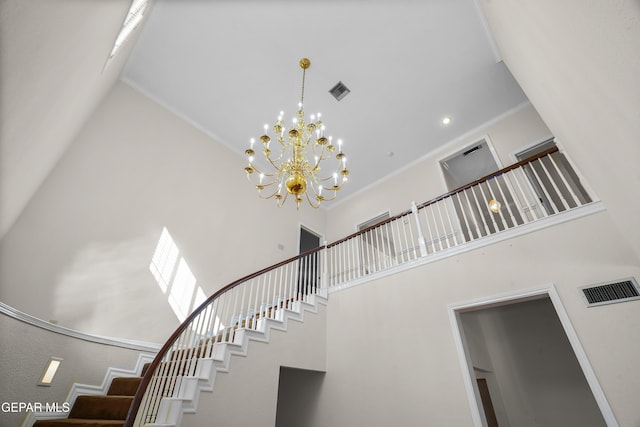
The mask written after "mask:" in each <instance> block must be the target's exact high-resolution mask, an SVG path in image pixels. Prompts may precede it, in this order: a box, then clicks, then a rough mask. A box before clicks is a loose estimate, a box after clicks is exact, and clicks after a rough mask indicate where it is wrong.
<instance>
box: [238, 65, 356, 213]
mask: <svg viewBox="0 0 640 427" xmlns="http://www.w3.org/2000/svg"><path fill="white" fill-rule="evenodd" d="M310 66H311V62H310V61H309V60H308V59H307V58H303V59H301V60H300V68H302V95H301V98H300V102H299V103H298V110H297V112H296V115H295V117H293V119H292V123H293V126H292V128H291V129H289V130H288V131H286V130H285V128H284V126H283V124H284V122H283V117H284V112H283V111H280V115H279V116H278V119H277V122H276V124H275V125H274V126H273V132H274V135H275V139H276V140H277V143H274V152H276V151H277V152H278V156H277V157H272V155H271V154H272V153H271V150H270V149H269V144H270V142H271V137H270V136H269V125H264V134H263V135H262V136H260V141H262V143H263V146H264V147H263V154H264V157H265V159H266V167H267V169H265V170H261V169H260V168H259V167H258V166H257V165H256V164H254V156H255V151H254V150H253V144H254V142H255V139H254V138H252V139H251V140H250V148H248V149H247V150H245V155H246V156H247V160H248V161H249V164H248V166H247V167H245V168H244V170H245V172H246V175H247V179H248V180H249V181H250V182H252V183H253V184H254V185H255V187H256V189H257V190H258V195H259V196H260V197H261V198H263V199H271V198H274V199H275V200H276V204H277V205H278V206H279V207H281V206H283V205H284V203H285V202H286V200H287V198H288V197H289V195H291V196H292V197H294V198H295V201H296V207H297V208H298V209H299V208H300V205H301V204H302V202H303V201H304V200H305V199H306V200H307V202H308V203H309V205H310V206H312V207H314V208H318V207H320V204H321V203H322V202H326V201H331V200H333V199H335V198H336V196H337V194H338V191H339V190H340V189H341V188H342V186H343V185H344V184H345V183H346V182H347V181H348V178H347V176H348V175H349V170H348V169H347V158H346V156H345V154H344V153H343V151H342V140H341V139H339V140H338V153H337V154H335V155H332V154H331V153H333V152H334V150H335V147H334V146H333V143H332V137H331V136H329V137H328V138H326V137H325V125H324V124H323V123H322V121H321V117H322V115H321V114H320V113H317V114H315V115H311V116H310V117H309V123H307V122H306V121H305V117H304V109H303V101H304V82H305V75H306V70H307V69H308V68H309V67H310ZM332 157H334V158H335V160H337V162H336V163H337V164H336V165H335V169H334V170H333V173H330V174H329V175H327V176H321V175H320V171H321V167H320V166H321V164H323V162H325V163H327V162H329V161H330V160H331V158H332ZM335 160H334V161H335ZM323 166H325V164H323ZM254 172H255V173H254ZM256 175H258V177H259V178H258V179H257V180H256V178H255V176H256ZM332 177H333V185H329V186H328V187H327V186H325V185H323V183H324V182H326V181H329V180H331V178H332ZM339 177H340V179H339ZM256 181H257V182H256ZM283 185H284V188H285V189H286V191H285V192H283V191H282V187H283ZM276 187H277V189H276V190H275V191H274V190H273V188H276ZM323 189H324V190H328V194H327V192H326V191H325V195H323Z"/></svg>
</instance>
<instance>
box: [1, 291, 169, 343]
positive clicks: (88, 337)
mask: <svg viewBox="0 0 640 427" xmlns="http://www.w3.org/2000/svg"><path fill="white" fill-rule="evenodd" d="M0 313H1V314H4V315H6V316H9V317H11V318H14V319H16V320H19V321H21V322H24V323H27V324H29V325H31V326H35V327H36V328H40V329H45V330H47V331H50V332H55V333H56V334H62V335H66V336H68V337H72V338H77V339H80V340H84V341H89V342H94V343H98V344H104V345H111V346H115V347H122V348H128V349H131V350H139V351H149V352H152V353H157V352H158V350H160V347H162V344H157V343H151V342H146V341H136V340H128V339H124V338H114V337H105V336H101V335H93V334H88V333H86V332H80V331H77V330H75V329H70V328H65V327H64V326H59V325H54V324H53V323H50V322H46V321H44V320H42V319H38V318H37V317H34V316H31V315H30V314H27V313H23V312H22V311H20V310H17V309H15V308H13V307H11V306H8V305H7V304H5V303H3V302H0Z"/></svg>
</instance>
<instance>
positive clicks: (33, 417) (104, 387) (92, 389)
mask: <svg viewBox="0 0 640 427" xmlns="http://www.w3.org/2000/svg"><path fill="white" fill-rule="evenodd" d="M154 357H155V354H145V353H140V354H139V355H138V360H137V361H136V366H135V367H134V368H133V369H120V368H113V367H110V368H108V369H107V373H106V374H105V376H104V379H103V380H102V384H101V385H99V386H95V385H87V384H78V383H74V384H73V386H71V390H70V391H69V394H68V395H67V399H66V400H65V402H66V403H69V406H70V407H72V406H73V403H74V402H75V401H76V399H77V398H78V396H86V395H89V396H105V395H106V394H107V391H109V387H110V386H111V382H112V381H113V379H114V378H116V377H138V376H140V374H141V372H142V368H143V366H144V364H145V363H151V362H152V361H153V359H154ZM68 415H69V414H68V413H67V412H62V411H58V412H28V413H27V416H26V417H25V419H24V421H23V422H22V424H21V427H31V426H32V425H33V424H34V423H35V422H36V421H37V420H42V419H54V418H55V419H58V418H67V416H68Z"/></svg>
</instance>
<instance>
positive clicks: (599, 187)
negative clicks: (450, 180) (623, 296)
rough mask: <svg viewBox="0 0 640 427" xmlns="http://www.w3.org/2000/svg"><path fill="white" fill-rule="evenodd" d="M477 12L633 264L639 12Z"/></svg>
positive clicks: (542, 4) (487, 7)
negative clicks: (612, 220)
mask: <svg viewBox="0 0 640 427" xmlns="http://www.w3.org/2000/svg"><path fill="white" fill-rule="evenodd" d="M481 4H482V7H483V9H484V12H485V14H486V16H487V20H488V23H489V26H490V28H491V32H492V33H493V35H494V38H495V39H496V42H497V45H498V48H499V50H500V53H501V55H502V58H503V59H504V61H505V64H506V65H507V67H509V70H510V71H511V73H512V74H513V76H514V77H515V78H516V80H517V81H518V83H520V86H521V87H522V89H523V90H524V92H525V93H526V94H527V97H528V98H529V99H530V100H531V103H532V104H533V105H534V106H535V108H536V110H537V111H538V112H539V113H540V116H541V117H542V118H543V119H544V121H545V123H546V124H547V125H548V126H549V128H550V129H551V131H552V132H553V134H554V135H555V136H556V138H557V139H558V141H559V142H560V143H561V144H563V145H564V147H565V148H566V149H567V151H568V152H569V155H570V156H571V158H572V159H573V160H574V162H575V163H576V164H577V165H578V167H579V169H580V170H581V171H582V173H583V174H584V175H585V176H586V177H587V178H588V180H589V181H590V183H591V184H592V186H593V188H594V189H595V191H596V193H597V194H598V195H599V196H600V198H601V199H602V200H603V201H604V203H605V204H606V205H607V206H608V208H609V211H610V213H611V215H612V216H613V217H614V218H615V222H616V224H617V226H618V227H619V228H620V230H622V231H623V235H624V238H625V239H626V240H627V242H629V244H631V245H632V247H633V248H634V250H635V251H636V255H637V257H640V225H638V218H639V217H640V198H638V197H635V196H634V195H637V194H638V188H640V168H638V161H640V144H638V135H640V85H639V84H638V75H640V4H639V3H638V1H637V0H619V1H613V0H607V1H602V0H587V1H584V0H571V1H563V2H557V1H553V0H543V1H538V0H526V1H522V2H517V3H515V2H509V1H503V0H483V1H482V2H481Z"/></svg>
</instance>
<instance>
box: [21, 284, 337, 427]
mask: <svg viewBox="0 0 640 427" xmlns="http://www.w3.org/2000/svg"><path fill="white" fill-rule="evenodd" d="M318 304H326V297H323V296H319V295H307V296H306V298H305V300H304V301H302V300H301V301H295V302H293V301H291V302H286V303H282V304H280V305H279V306H278V307H272V308H270V309H268V310H267V312H266V313H265V316H264V317H263V318H260V316H258V315H256V316H254V317H252V318H249V319H243V320H242V321H238V323H237V325H235V327H234V328H233V329H226V330H225V331H224V333H221V334H219V335H218V336H216V337H211V338H208V339H201V340H199V341H198V342H197V345H195V346H191V347H188V348H184V349H181V350H178V351H174V352H173V355H172V356H171V358H172V361H169V362H163V363H164V365H165V369H169V370H175V369H177V370H179V374H178V375H175V379H174V381H172V382H170V383H167V384H168V385H166V386H165V387H169V388H170V390H164V395H165V396H166V395H169V396H171V397H162V398H161V399H160V401H159V402H158V405H157V413H156V414H155V422H153V423H152V424H150V425H162V426H163V427H172V426H179V425H180V422H181V419H182V414H183V413H195V412H196V409H197V406H198V400H199V396H200V393H201V392H203V391H205V392H212V391H213V386H214V382H215V376H216V373H217V372H218V371H219V372H228V371H229V365H230V362H231V356H233V355H239V356H246V355H247V354H248V349H249V342H250V341H259V342H265V343H266V342H269V335H270V331H271V330H272V329H275V330H279V331H286V330H287V327H288V326H287V323H288V321H289V320H295V321H300V322H302V321H304V314H305V311H309V312H311V313H317V311H318ZM185 355H186V357H185ZM150 365H151V364H150V363H146V364H145V365H144V367H143V369H142V372H141V376H137V377H115V378H113V379H112V381H111V384H110V386H109V389H108V391H107V393H106V395H99V396H97V395H80V396H78V397H77V398H76V399H75V402H74V403H73V406H72V408H71V411H70V412H69V415H68V417H67V418H61V419H41V420H37V421H36V422H35V423H34V424H33V426H34V427H104V426H107V427H123V426H124V425H125V421H126V418H127V414H128V413H129V409H130V407H131V404H132V402H133V399H134V396H135V394H136V391H137V390H138V387H139V385H140V384H141V382H142V380H143V377H144V375H145V374H146V373H147V370H148V369H149V367H150ZM163 384H164V383H163Z"/></svg>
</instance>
